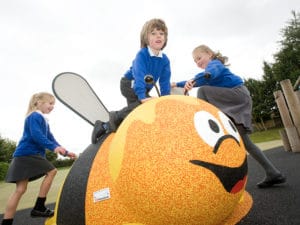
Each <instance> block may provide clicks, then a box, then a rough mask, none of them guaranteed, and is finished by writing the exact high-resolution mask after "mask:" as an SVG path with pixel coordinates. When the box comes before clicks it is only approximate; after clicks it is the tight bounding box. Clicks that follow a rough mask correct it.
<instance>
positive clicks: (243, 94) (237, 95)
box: [198, 85, 252, 133]
mask: <svg viewBox="0 0 300 225" xmlns="http://www.w3.org/2000/svg"><path fill="white" fill-rule="evenodd" d="M200 92H201V93H200ZM203 95H204V98H205V99H204V100H206V101H207V102H209V103H211V104H212V105H214V106H216V107H217V108H219V109H220V110H221V111H222V112H223V113H225V114H226V115H227V116H228V117H230V118H231V119H232V120H233V122H234V123H235V124H236V125H243V127H244V128H245V130H246V132H247V133H250V132H251V131H252V99H251V96H250V93H249V91H248V89H247V88H246V86H244V85H241V86H238V87H235V88H223V87H213V86H202V87H200V88H199V89H198V97H199V96H203ZM200 98H201V97H200Z"/></svg>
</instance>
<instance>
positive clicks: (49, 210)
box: [30, 208, 54, 217]
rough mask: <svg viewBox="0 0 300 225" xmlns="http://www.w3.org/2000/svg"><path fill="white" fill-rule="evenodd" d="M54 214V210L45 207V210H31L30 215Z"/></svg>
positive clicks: (45, 215)
mask: <svg viewBox="0 0 300 225" xmlns="http://www.w3.org/2000/svg"><path fill="white" fill-rule="evenodd" d="M53 215H54V210H51V209H48V208H47V209H45V211H39V210H36V209H33V210H31V212H30V216H31V217H51V216H53Z"/></svg>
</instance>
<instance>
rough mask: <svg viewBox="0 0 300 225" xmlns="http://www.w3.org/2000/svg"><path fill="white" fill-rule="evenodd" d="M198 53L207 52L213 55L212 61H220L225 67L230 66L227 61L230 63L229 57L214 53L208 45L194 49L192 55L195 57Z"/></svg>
mask: <svg viewBox="0 0 300 225" xmlns="http://www.w3.org/2000/svg"><path fill="white" fill-rule="evenodd" d="M197 52H206V53H208V54H211V55H212V57H211V59H218V60H220V61H221V62H222V63H223V64H224V65H225V66H229V64H227V61H228V57H227V56H223V55H222V54H221V53H220V52H214V51H213V50H211V49H210V48H209V47H208V46H206V45H199V46H198V47H196V48H194V50H193V53H192V54H193V57H194V56H195V55H196V54H197ZM194 58H195V57H194Z"/></svg>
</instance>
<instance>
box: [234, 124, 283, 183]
mask: <svg viewBox="0 0 300 225" xmlns="http://www.w3.org/2000/svg"><path fill="white" fill-rule="evenodd" d="M237 128H238V130H239V133H240V135H241V138H242V140H243V142H244V145H245V148H246V150H247V152H248V153H249V154H250V155H251V156H252V157H253V158H254V159H255V160H256V161H257V162H258V163H259V164H260V165H261V166H262V167H263V168H264V170H265V173H266V178H265V179H264V180H263V181H261V182H260V183H258V184H257V186H258V187H260V188H264V187H270V186H273V185H274V184H280V183H284V182H285V181H286V178H285V177H284V176H283V175H282V174H281V173H280V171H279V170H278V169H277V168H276V167H275V166H274V165H273V164H272V162H271V161H270V160H269V159H268V158H267V157H266V155H265V154H264V153H263V151H262V150H261V149H259V148H258V147H257V146H256V145H255V144H254V143H253V142H252V141H251V139H250V137H249V135H248V134H247V132H246V131H245V129H244V128H243V126H242V125H238V126H237Z"/></svg>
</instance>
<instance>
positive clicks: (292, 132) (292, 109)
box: [273, 77, 300, 152]
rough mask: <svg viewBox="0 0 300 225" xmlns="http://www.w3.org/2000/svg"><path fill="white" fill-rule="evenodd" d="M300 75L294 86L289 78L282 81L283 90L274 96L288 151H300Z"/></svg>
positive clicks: (282, 135) (281, 133)
mask: <svg viewBox="0 0 300 225" xmlns="http://www.w3.org/2000/svg"><path fill="white" fill-rule="evenodd" d="M299 84H300V77H299V78H298V80H297V81H296V83H295V84H294V86H292V84H291V81H290V80H289V79H286V80H283V81H281V82H280V86H281V89H282V91H281V90H278V91H275V92H274V93H273V94H274V97H275V101H276V104H277V106H278V109H279V113H280V116H281V120H282V123H283V126H284V129H283V130H281V131H280V136H281V139H282V142H283V147H284V149H285V150H286V151H292V152H300V90H299Z"/></svg>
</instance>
